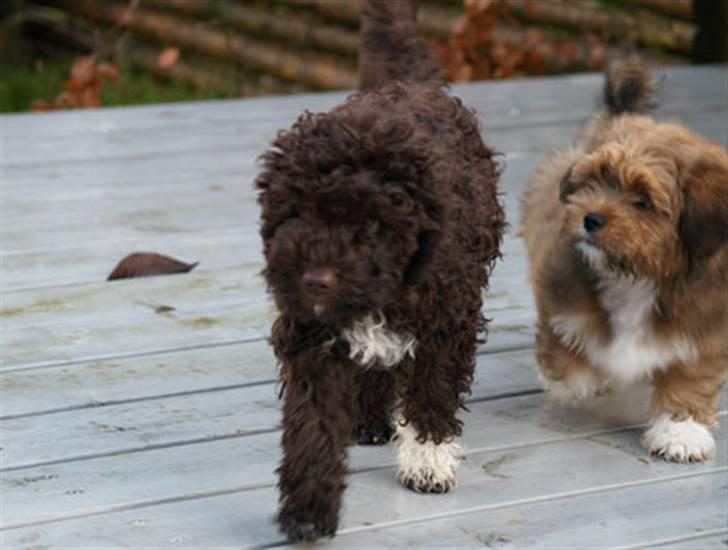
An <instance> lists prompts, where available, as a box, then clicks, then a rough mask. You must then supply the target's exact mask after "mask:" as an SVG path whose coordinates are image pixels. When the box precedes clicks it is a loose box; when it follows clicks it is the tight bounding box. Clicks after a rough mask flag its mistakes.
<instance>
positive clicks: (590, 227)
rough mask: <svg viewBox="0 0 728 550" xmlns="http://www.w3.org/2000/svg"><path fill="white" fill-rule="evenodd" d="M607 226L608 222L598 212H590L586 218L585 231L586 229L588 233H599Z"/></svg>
mask: <svg viewBox="0 0 728 550" xmlns="http://www.w3.org/2000/svg"><path fill="white" fill-rule="evenodd" d="M606 224H607V220H605V219H604V216H602V215H601V214H599V213H598V212H589V213H588V214H587V215H586V216H584V229H586V232H587V233H594V232H596V231H599V230H600V229H601V228H602V227H604V226H605V225H606Z"/></svg>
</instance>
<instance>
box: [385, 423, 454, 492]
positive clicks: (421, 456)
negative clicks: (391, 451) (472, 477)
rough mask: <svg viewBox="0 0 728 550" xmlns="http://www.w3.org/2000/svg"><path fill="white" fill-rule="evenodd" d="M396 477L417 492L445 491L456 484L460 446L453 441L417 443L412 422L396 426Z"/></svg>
mask: <svg viewBox="0 0 728 550" xmlns="http://www.w3.org/2000/svg"><path fill="white" fill-rule="evenodd" d="M395 441H396V445H397V461H398V463H399V467H398V469H397V479H398V480H399V482H400V483H401V484H402V485H404V486H405V487H407V488H408V489H411V490H413V491H416V492H418V493H447V492H448V491H449V490H450V489H452V488H454V487H455V486H456V485H457V477H456V474H455V470H456V469H457V466H458V464H459V462H460V461H461V460H462V456H463V455H462V449H461V447H460V445H458V444H457V443H455V442H454V441H449V442H443V443H440V444H439V445H435V443H433V442H432V441H426V442H425V443H419V442H418V441H417V431H416V430H415V429H414V428H413V427H412V425H411V424H407V425H406V426H402V425H398V426H397V436H396V440H395Z"/></svg>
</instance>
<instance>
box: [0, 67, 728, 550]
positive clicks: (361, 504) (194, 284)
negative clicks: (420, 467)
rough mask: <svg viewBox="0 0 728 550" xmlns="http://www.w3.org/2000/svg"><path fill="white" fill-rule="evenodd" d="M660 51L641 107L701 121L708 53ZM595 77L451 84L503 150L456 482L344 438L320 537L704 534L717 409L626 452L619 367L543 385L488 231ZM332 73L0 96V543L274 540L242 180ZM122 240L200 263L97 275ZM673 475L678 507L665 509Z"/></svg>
mask: <svg viewBox="0 0 728 550" xmlns="http://www.w3.org/2000/svg"><path fill="white" fill-rule="evenodd" d="M662 74H663V76H664V79H665V81H664V84H663V88H662V90H661V92H660V99H661V102H662V107H661V109H660V110H659V111H658V116H659V117H661V118H663V119H666V118H670V119H677V120H680V121H682V122H684V123H685V124H687V125H688V126H689V127H692V128H694V129H696V130H698V131H700V132H702V133H704V134H705V135H707V136H709V137H711V138H713V139H715V140H717V141H720V142H723V143H727V142H728V132H727V128H726V120H725V116H724V115H725V112H726V108H727V106H728V105H727V102H728V99H727V98H728V93H727V92H728V79H726V73H725V70H724V69H723V68H717V67H705V68H694V67H693V68H678V69H672V70H669V71H667V72H664V73H662ZM600 84H601V81H600V77H599V76H598V75H583V76H575V77H564V78H553V79H533V80H525V81H515V82H503V83H487V84H476V85H466V86H456V87H454V90H455V92H456V93H458V95H460V96H461V97H462V98H463V100H464V102H465V103H467V104H469V105H471V106H473V107H475V108H477V109H478V112H479V116H480V118H481V120H482V121H483V123H484V130H485V136H486V140H487V141H488V142H489V143H491V144H492V145H494V146H495V147H496V148H498V149H499V150H501V151H504V152H505V153H506V157H505V160H506V171H505V173H504V175H503V180H502V184H503V187H502V188H503V190H504V191H505V196H504V203H505V205H506V208H507V213H508V217H509V220H510V222H511V224H512V228H511V234H509V236H508V237H507V239H506V242H505V247H504V251H505V259H504V261H503V262H501V263H500V265H499V266H498V267H497V269H496V272H495V273H494V276H493V278H492V279H491V288H490V290H489V291H488V293H487V295H486V312H487V313H488V315H489V316H493V317H495V320H494V322H493V323H492V326H491V338H490V342H489V343H488V345H487V346H485V348H483V349H482V350H481V355H480V356H479V357H478V370H477V376H476V381H475V384H474V387H473V395H472V396H471V398H470V400H469V403H470V409H471V413H469V414H466V415H464V419H465V420H466V429H465V434H464V442H465V443H466V446H467V448H468V454H467V460H466V462H465V464H464V466H463V468H462V472H461V477H460V487H459V488H458V490H457V491H455V492H454V493H452V494H450V495H446V496H441V497H428V496H422V495H414V494H410V493H409V492H407V491H404V490H402V489H401V488H399V487H398V486H397V485H396V482H395V481H394V473H393V455H392V449H391V448H354V449H353V450H352V452H351V467H352V478H351V483H350V489H349V491H348V492H347V495H346V502H345V510H344V516H343V521H342V529H341V533H340V536H339V537H338V538H337V539H335V540H334V541H333V543H330V544H329V545H330V546H333V547H352V546H362V545H365V546H404V545H412V546H428V545H429V546H445V545H460V546H482V545H486V546H489V545H490V546H506V547H507V546H511V547H513V546H533V545H540V546H565V545H570V546H573V547H587V546H595V545H599V546H604V545H617V546H619V545H621V546H630V547H642V546H649V545H657V544H660V545H667V546H670V545H672V546H674V547H691V548H692V547H695V546H697V545H703V544H704V545H707V546H708V547H712V546H715V545H724V543H723V542H722V541H723V540H725V539H726V538H727V537H728V535H724V534H723V531H722V529H724V527H725V523H726V519H727V518H728V512H727V511H726V510H725V507H724V506H723V507H721V506H720V503H721V502H723V503H724V502H726V498H728V495H727V494H726V485H725V479H726V477H727V476H728V470H727V468H726V464H727V459H726V457H727V454H728V453H727V449H726V448H725V447H726V445H725V444H726V442H727V441H726V428H725V422H723V425H722V428H721V431H720V432H719V434H718V436H719V438H720V439H719V442H721V443H723V445H720V447H721V448H720V452H719V454H718V457H717V458H716V459H715V460H714V461H713V462H711V463H709V464H707V465H705V466H681V465H675V464H667V463H665V462H663V461H661V460H656V459H651V458H649V457H647V456H646V453H645V452H644V450H643V449H642V448H641V446H640V444H639V434H640V431H641V428H640V427H638V426H639V425H641V424H642V423H643V422H644V421H645V419H646V406H647V398H646V396H645V394H644V391H642V393H640V391H639V390H637V391H636V393H635V392H633V393H630V394H628V395H620V394H617V395H615V396H611V397H605V398H603V399H602V400H601V401H599V402H597V403H594V404H592V405H591V406H589V407H587V408H586V409H585V410H581V411H572V410H565V409H562V408H559V407H555V406H551V405H548V404H545V403H544V402H543V395H542V394H541V393H540V392H539V390H538V385H537V381H536V379H535V375H534V372H535V367H534V363H533V356H532V351H531V350H529V349H523V348H528V346H529V345H530V344H531V342H532V338H533V331H532V323H533V319H534V311H533V304H532V298H531V295H530V291H529V289H528V287H527V281H526V279H527V276H526V264H525V258H524V256H523V252H522V245H521V243H520V242H519V241H518V240H517V239H516V238H515V237H514V236H513V234H514V232H515V229H516V228H517V226H518V217H519V216H518V210H517V201H518V196H519V194H520V192H521V190H522V189H523V187H524V185H525V182H526V180H527V178H528V175H529V174H530V172H531V170H532V169H533V167H534V166H535V163H536V162H538V160H539V158H541V156H542V155H543V154H544V153H545V152H546V151H548V150H549V149H551V148H553V147H557V146H561V145H564V144H565V143H568V142H569V141H570V140H571V139H572V138H573V136H574V133H575V132H576V130H577V128H578V127H579V124H580V123H581V121H582V119H583V118H584V117H585V116H586V115H587V113H588V111H589V109H590V108H591V107H592V105H593V102H594V97H595V96H596V94H597V92H598V89H599V87H600ZM344 96H345V94H338V93H335V94H314V95H307V96H297V97H289V98H264V99H257V100H247V101H230V102H207V103H194V104H185V105H167V106H157V107H144V108H134V109H102V110H95V111H88V112H83V113H55V114H52V115H41V116H39V115H18V116H10V117H5V116H3V117H2V119H0V147H2V161H1V163H2V166H1V170H2V172H0V177H1V179H2V181H1V182H0V183H2V185H0V205H1V208H2V216H1V217H0V218H1V219H0V228H1V229H2V247H1V250H0V261H1V262H2V264H1V268H0V275H1V277H0V291H1V296H2V306H1V307H0V309H1V311H2V320H1V323H2V326H1V327H0V328H1V329H2V331H1V332H2V333H1V334H0V344H2V354H1V357H0V359H2V361H1V363H2V365H0V391H1V392H2V400H0V428H1V429H2V449H0V462H1V464H0V474H1V475H0V478H1V482H2V504H3V506H2V512H1V513H0V530H1V532H0V542H1V543H2V545H3V548H5V547H15V546H17V547H22V548H26V547H42V546H73V547H84V546H86V547H88V546H100V545H111V546H161V547H174V546H177V547H179V546H199V547H211V546H215V545H220V546H240V545H260V544H271V543H280V542H281V539H280V535H279V534H278V533H277V532H276V529H275V525H274V524H273V522H272V514H273V511H274V509H275V499H276V492H275V488H274V483H275V476H274V473H273V470H274V468H275V465H276V463H277V461H278V456H279V450H278V441H279V437H280V433H279V427H278V423H279V414H280V413H279V404H278V403H277V400H276V384H275V362H274V360H273V357H272V354H271V352H270V350H269V349H268V347H267V344H266V343H265V341H264V339H263V338H264V336H265V335H266V334H267V332H268V326H269V323H270V320H271V316H272V309H271V307H270V305H269V301H268V299H267V297H266V296H265V292H264V286H263V283H262V280H261V279H260V278H259V277H256V273H257V272H258V271H259V270H260V268H261V266H262V260H261V256H260V244H259V241H258V237H257V228H256V224H257V216H258V209H257V206H256V204H255V199H254V194H253V191H252V188H251V183H252V179H253V178H254V175H255V171H256V162H255V158H256V156H257V155H258V154H259V153H260V152H261V151H262V150H263V149H264V148H265V147H266V146H267V144H268V142H269V141H270V139H271V138H272V136H273V135H274V134H275V132H276V131H277V130H278V129H279V128H285V127H288V126H289V125H290V123H291V122H292V120H293V119H294V118H295V117H296V116H297V115H298V114H299V113H300V112H301V110H302V109H303V108H304V107H307V108H309V109H311V110H322V109H327V108H329V107H330V106H331V105H334V104H336V103H338V102H339V101H340V100H341V99H342V98H343V97H344ZM49 121H53V122H52V123H49ZM28 189H33V192H32V193H30V192H27V190H28ZM135 249H153V250H159V251H161V252H164V253H167V254H171V255H175V256H178V257H180V258H182V259H185V260H190V261H191V260H200V261H201V262H202V263H201V265H200V266H199V268H197V269H196V270H195V271H193V272H192V273H191V274H188V275H184V276H172V277H163V278H152V279H145V280H144V279H138V280H133V281H120V282H116V283H113V284H107V283H104V282H103V279H104V278H105V276H106V275H107V274H108V272H109V271H110V269H111V268H112V267H113V264H114V263H115V262H116V261H117V260H118V259H119V258H120V257H121V256H123V255H124V254H126V253H127V252H130V251H132V250H135ZM157 305H170V306H173V307H174V308H175V310H174V311H171V312H168V313H164V314H160V313H155V311H154V307H155V306H157ZM512 348H521V349H520V350H516V351H508V350H509V349H512ZM723 397H724V399H723V403H724V410H723V413H722V414H721V417H722V420H723V421H725V417H726V411H725V401H726V400H725V395H724V396H723ZM678 498H679V501H680V503H681V506H682V507H685V510H686V511H685V513H680V514H675V513H674V509H675V502H676V499H678ZM383 504H386V505H383ZM671 511H672V512H673V513H671ZM666 516H669V521H666V520H665V517H666Z"/></svg>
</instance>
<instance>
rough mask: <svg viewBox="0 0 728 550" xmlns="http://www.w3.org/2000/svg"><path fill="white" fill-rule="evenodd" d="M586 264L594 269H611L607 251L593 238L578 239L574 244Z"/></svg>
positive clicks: (602, 270) (601, 270) (599, 270)
mask: <svg viewBox="0 0 728 550" xmlns="http://www.w3.org/2000/svg"><path fill="white" fill-rule="evenodd" d="M574 248H576V250H577V252H579V254H580V255H581V257H582V259H583V260H584V261H585V262H586V264H587V265H588V266H589V267H590V268H592V269H593V270H594V271H598V272H605V271H608V269H609V258H608V257H607V254H606V252H604V250H602V249H601V248H599V246H597V245H596V244H595V243H594V242H593V241H592V240H591V239H588V238H583V239H579V240H578V241H576V244H575V246H574Z"/></svg>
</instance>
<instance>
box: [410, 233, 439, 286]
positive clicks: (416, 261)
mask: <svg viewBox="0 0 728 550" xmlns="http://www.w3.org/2000/svg"><path fill="white" fill-rule="evenodd" d="M439 238H440V232H439V231H423V232H422V233H420V234H419V235H418V236H417V252H415V253H414V256H412V258H411V259H410V263H409V266H407V270H406V271H405V273H404V284H405V285H406V286H411V285H415V284H417V283H419V282H420V281H421V280H422V273H423V272H424V270H425V266H427V264H429V263H430V260H431V259H432V256H433V255H434V252H435V247H436V246H437V241H438V239H439Z"/></svg>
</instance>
